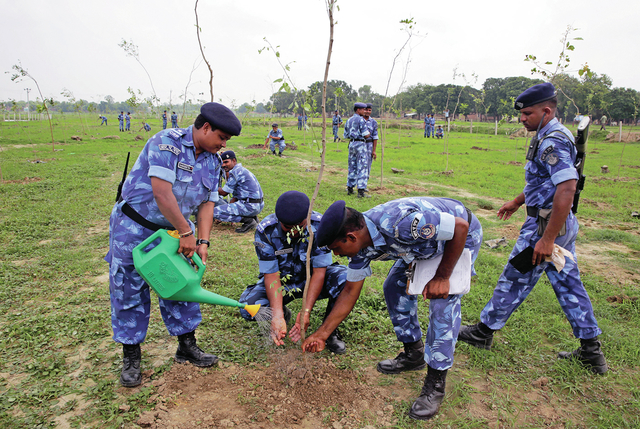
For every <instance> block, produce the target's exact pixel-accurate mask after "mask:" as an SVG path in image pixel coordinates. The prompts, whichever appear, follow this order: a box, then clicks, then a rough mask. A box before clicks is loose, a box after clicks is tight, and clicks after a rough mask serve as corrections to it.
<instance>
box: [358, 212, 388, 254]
mask: <svg viewBox="0 0 640 429" xmlns="http://www.w3.org/2000/svg"><path fill="white" fill-rule="evenodd" d="M363 216H364V221H365V222H366V224H367V229H368V230H369V236H370V237H371V241H372V242H373V247H375V248H378V247H382V246H384V245H386V244H387V242H386V241H385V240H384V237H383V235H382V234H381V233H380V230H378V227H377V226H376V224H375V223H373V221H372V220H371V219H369V218H368V217H367V215H365V214H363Z"/></svg>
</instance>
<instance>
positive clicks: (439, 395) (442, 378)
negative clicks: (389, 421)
mask: <svg viewBox="0 0 640 429" xmlns="http://www.w3.org/2000/svg"><path fill="white" fill-rule="evenodd" d="M446 380H447V370H446V369H445V370H444V371H439V370H437V369H433V368H431V367H428V370H427V377H426V378H425V379H424V386H422V391H421V392H420V396H418V399H416V400H415V401H414V402H413V405H411V409H410V410H409V417H411V418H412V419H416V420H429V419H430V418H431V417H433V416H435V415H436V414H437V413H438V410H439V409H440V404H441V403H442V400H443V399H444V386H445V384H446Z"/></svg>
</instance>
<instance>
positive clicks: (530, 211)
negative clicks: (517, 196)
mask: <svg viewBox="0 0 640 429" xmlns="http://www.w3.org/2000/svg"><path fill="white" fill-rule="evenodd" d="M539 211H540V209H539V208H538V207H529V206H527V216H529V217H535V218H537V217H538V212H539Z"/></svg>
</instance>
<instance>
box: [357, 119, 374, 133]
mask: <svg viewBox="0 0 640 429" xmlns="http://www.w3.org/2000/svg"><path fill="white" fill-rule="evenodd" d="M359 122H360V123H359V124H358V125H359V128H360V129H359V131H360V135H362V136H363V137H367V136H368V135H369V134H371V133H370V132H369V128H367V123H366V122H365V120H364V119H362V120H361V121H359Z"/></svg>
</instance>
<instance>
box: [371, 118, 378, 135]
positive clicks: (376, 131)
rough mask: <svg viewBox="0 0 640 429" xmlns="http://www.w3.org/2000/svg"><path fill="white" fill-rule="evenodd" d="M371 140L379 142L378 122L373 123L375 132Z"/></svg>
mask: <svg viewBox="0 0 640 429" xmlns="http://www.w3.org/2000/svg"><path fill="white" fill-rule="evenodd" d="M371 138H372V139H374V140H378V122H377V121H375V120H374V121H373V132H372V133H371Z"/></svg>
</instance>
